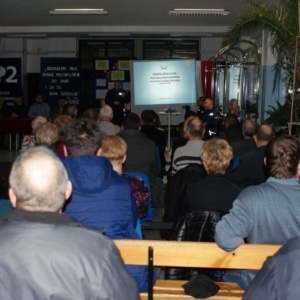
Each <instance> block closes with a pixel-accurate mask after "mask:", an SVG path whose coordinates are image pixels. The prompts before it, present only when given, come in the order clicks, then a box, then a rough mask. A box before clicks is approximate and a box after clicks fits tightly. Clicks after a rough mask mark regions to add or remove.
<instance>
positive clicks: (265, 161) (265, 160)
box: [264, 157, 299, 167]
mask: <svg viewBox="0 0 300 300" xmlns="http://www.w3.org/2000/svg"><path fill="white" fill-rule="evenodd" d="M264 165H265V166H266V165H267V158H266V157H264ZM298 167H299V166H298Z"/></svg>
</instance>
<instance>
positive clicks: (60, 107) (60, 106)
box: [50, 98, 66, 122]
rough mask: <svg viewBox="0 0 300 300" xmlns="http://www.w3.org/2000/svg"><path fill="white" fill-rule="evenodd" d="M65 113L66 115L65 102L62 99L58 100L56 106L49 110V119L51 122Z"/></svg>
mask: <svg viewBox="0 0 300 300" xmlns="http://www.w3.org/2000/svg"><path fill="white" fill-rule="evenodd" d="M65 113H66V101H65V99H63V98H59V99H58V101H57V104H56V105H55V106H54V107H52V109H51V113H50V117H51V120H52V122H53V121H54V120H55V119H56V118H58V117H60V116H62V115H64V114H65Z"/></svg>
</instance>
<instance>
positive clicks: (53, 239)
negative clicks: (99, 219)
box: [0, 147, 139, 300]
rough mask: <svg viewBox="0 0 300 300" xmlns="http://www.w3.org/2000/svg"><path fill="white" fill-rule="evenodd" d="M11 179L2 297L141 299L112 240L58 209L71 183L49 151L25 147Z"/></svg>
mask: <svg viewBox="0 0 300 300" xmlns="http://www.w3.org/2000/svg"><path fill="white" fill-rule="evenodd" d="M9 182H10V189H9V197H10V201H11V203H12V206H13V207H14V208H15V209H13V210H11V211H10V212H8V213H7V215H5V216H4V217H3V218H2V219H1V220H0V223H1V226H0V237H1V245H0V251H1V257H0V270H1V271H0V273H1V279H0V284H1V295H2V297H3V298H5V299H66V300H68V299H70V300H71V299H72V300H73V299H85V300H90V299H123V298H124V295H126V299H132V300H135V299H139V295H138V290H137V286H136V283H135V282H134V281H133V279H132V278H131V276H130V275H129V274H128V272H127V271H126V270H125V268H124V265H123V262H122V259H121V257H120V254H119V252H118V250H117V249H116V247H115V246H114V244H113V242H112V241H110V240H109V239H108V238H106V237H105V236H103V235H102V234H101V233H99V232H97V231H95V230H92V229H88V228H87V227H85V226H83V225H82V224H80V223H79V222H77V221H75V220H73V219H72V218H70V217H68V216H66V215H65V214H62V213H61V210H62V207H63V205H64V203H65V200H66V199H67V198H69V196H70V195H71V192H72V185H71V183H70V181H69V180H68V176H67V173H66V170H65V169H64V167H63V165H62V163H61V162H60V161H59V159H58V158H57V157H56V156H55V155H54V154H53V152H51V151H49V150H47V149H46V148H44V147H35V148H32V149H29V150H28V151H26V152H25V153H24V154H23V155H22V156H19V157H18V158H17V159H16V161H15V162H14V164H13V168H12V171H11V174H10V178H9Z"/></svg>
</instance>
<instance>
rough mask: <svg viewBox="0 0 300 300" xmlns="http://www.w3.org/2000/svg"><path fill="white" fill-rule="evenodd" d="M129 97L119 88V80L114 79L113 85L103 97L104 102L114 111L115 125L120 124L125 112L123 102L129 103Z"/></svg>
mask: <svg viewBox="0 0 300 300" xmlns="http://www.w3.org/2000/svg"><path fill="white" fill-rule="evenodd" d="M129 102H130V99H129V97H128V95H127V94H126V92H125V91H124V90H123V89H122V88H121V82H120V81H118V80H117V81H115V87H114V88H113V89H110V90H108V92H107V94H106V97H105V104H107V105H109V106H110V107H111V108H112V110H113V113H114V119H113V121H114V123H115V124H116V125H119V126H122V121H123V119H124V116H125V115H126V112H125V103H129Z"/></svg>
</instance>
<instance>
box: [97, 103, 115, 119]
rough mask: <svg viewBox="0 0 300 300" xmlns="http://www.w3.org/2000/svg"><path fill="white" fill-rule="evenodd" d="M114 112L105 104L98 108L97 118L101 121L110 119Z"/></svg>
mask: <svg viewBox="0 0 300 300" xmlns="http://www.w3.org/2000/svg"><path fill="white" fill-rule="evenodd" d="M113 116H114V113H113V110H112V108H111V107H110V106H109V105H105V106H103V107H102V108H101V109H100V112H99V119H100V120H101V121H111V120H112V119H113Z"/></svg>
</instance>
